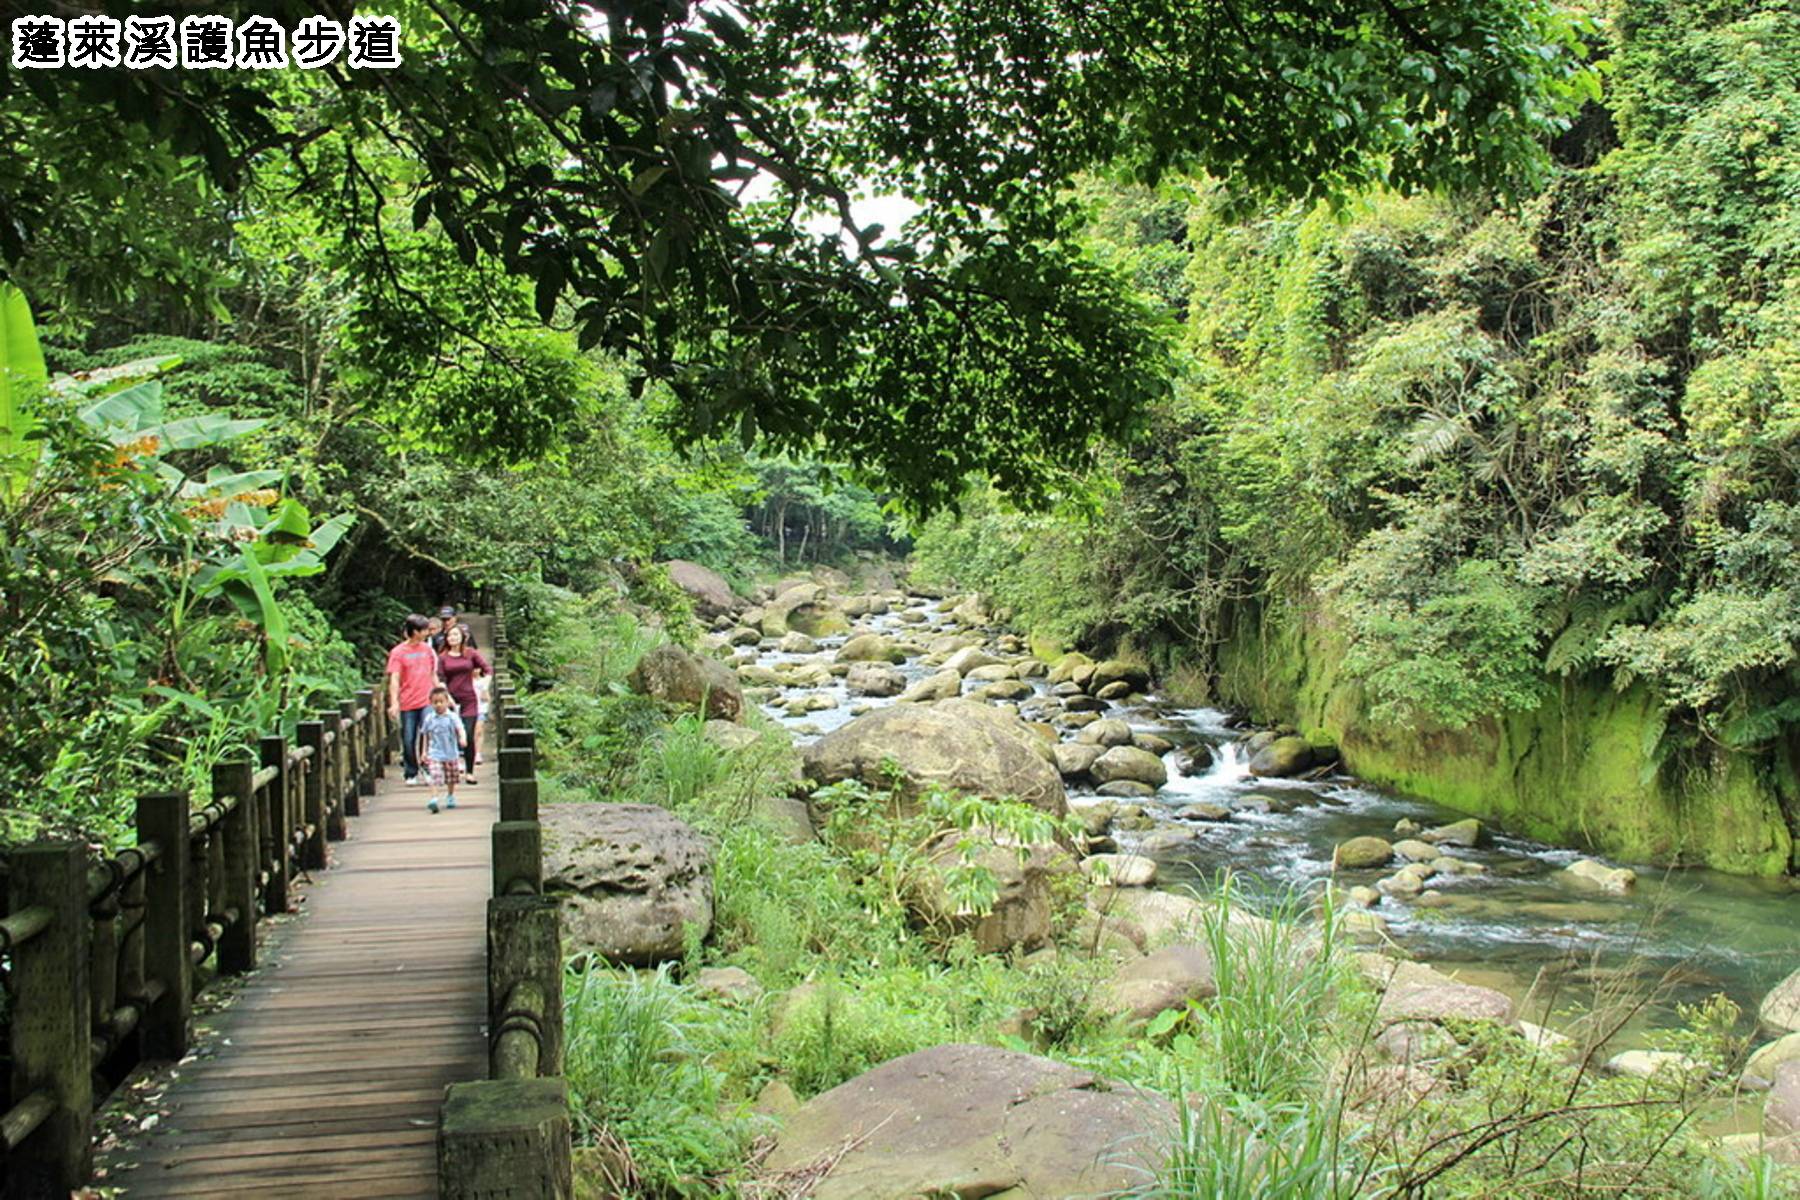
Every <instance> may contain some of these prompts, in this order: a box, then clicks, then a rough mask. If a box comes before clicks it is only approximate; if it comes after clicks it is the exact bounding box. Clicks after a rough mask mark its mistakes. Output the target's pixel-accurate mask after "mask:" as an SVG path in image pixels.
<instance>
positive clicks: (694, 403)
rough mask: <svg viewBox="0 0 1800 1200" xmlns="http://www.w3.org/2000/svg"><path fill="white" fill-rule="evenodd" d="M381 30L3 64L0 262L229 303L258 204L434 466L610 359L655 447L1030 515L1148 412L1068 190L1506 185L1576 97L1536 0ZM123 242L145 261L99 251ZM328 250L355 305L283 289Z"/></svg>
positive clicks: (45, 280) (483, 8)
mask: <svg viewBox="0 0 1800 1200" xmlns="http://www.w3.org/2000/svg"><path fill="white" fill-rule="evenodd" d="M239 8H240V6H238V5H227V6H225V7H224V8H223V9H222V10H219V11H223V12H225V13H227V14H228V15H236V13H237V10H238V9H239ZM256 11H258V12H259V13H262V14H264V15H267V16H271V17H273V18H274V19H276V20H277V21H280V22H283V23H284V24H288V23H291V22H292V20H295V19H298V18H299V17H300V16H302V15H305V14H306V13H308V12H310V8H309V7H308V6H307V5H304V4H298V3H278V4H275V5H272V6H271V5H260V6H257V7H256ZM399 15H400V19H401V20H402V22H403V24H404V39H403V54H402V62H401V64H400V66H399V67H398V68H396V69H394V70H392V71H388V72H375V71H337V70H332V71H316V72H312V71H308V72H297V71H288V72H255V71H245V72H182V73H181V75H180V78H179V79H178V80H164V79H163V78H161V77H156V78H151V77H148V76H142V75H139V74H137V73H134V72H98V73H96V72H83V71H68V72H56V73H50V72H42V71H26V72H20V73H16V74H12V75H8V76H7V77H6V79H5V80H4V81H3V82H0V87H3V88H4V92H3V93H0V94H3V95H4V96H5V99H6V101H7V103H6V105H5V106H4V108H5V114H6V115H5V117H4V123H3V124H0V132H4V134H5V137H4V144H5V146H6V147H7V150H6V151H5V153H4V156H3V159H0V194H3V195H4V196H5V198H6V202H7V211H8V214H9V217H10V219H9V220H8V221H7V222H6V223H4V225H0V256H3V257H4V258H5V260H6V261H7V262H9V263H11V264H13V269H14V271H15V272H16V273H17V277H18V278H19V279H20V280H21V281H23V282H24V283H25V284H26V286H27V288H28V290H33V291H36V290H40V289H41V290H45V291H54V292H56V293H58V294H59V295H61V294H66V295H69V296H70V297H71V298H79V300H80V302H81V303H82V304H83V306H84V307H90V308H91V317H92V319H103V318H105V317H110V318H111V319H114V320H124V321H130V320H131V318H130V316H128V315H127V314H129V313H130V312H131V310H132V309H133V307H134V306H137V305H143V304H145V303H148V304H153V305H159V306H166V308H167V309H168V310H171V311H174V312H179V311H181V310H182V309H183V308H184V307H187V306H189V305H191V304H192V303H193V302H194V301H195V300H197V299H200V298H210V299H211V301H212V303H213V304H214V306H215V308H214V311H215V313H217V314H219V315H223V314H224V312H225V311H227V309H228V302H226V304H224V305H221V301H222V300H223V293H225V292H227V291H229V290H230V288H231V286H232V282H233V281H232V278H231V276H232V272H231V271H230V269H229V268H226V267H224V266H223V264H221V263H220V262H219V261H217V257H218V255H217V254H208V253H207V251H215V252H224V251H226V250H227V249H228V247H229V246H230V244H231V242H232V239H234V238H236V237H238V236H240V235H241V234H242V233H243V232H244V231H243V230H242V229H241V228H237V227H238V226H241V225H242V224H243V222H242V220H241V216H240V214H242V213H243V212H245V211H249V212H251V213H254V214H256V219H255V220H253V221H251V222H250V224H252V225H253V226H262V228H261V230H260V235H258V234H256V233H253V235H252V239H251V240H252V244H253V245H255V246H256V247H257V248H258V249H261V250H263V251H264V253H262V254H253V258H254V259H255V260H256V261H257V267H256V273H257V274H258V276H259V278H260V281H261V282H262V283H263V284H265V285H267V286H271V287H274V288H277V289H282V290H287V291H289V292H290V294H291V289H293V288H296V287H298V288H300V289H301V290H303V291H304V292H306V293H307V294H308V295H309V296H310V297H312V298H315V299H317V300H319V301H321V302H322V303H324V304H327V305H330V306H331V307H333V308H334V309H335V310H336V311H335V312H333V313H332V314H331V317H332V319H325V320H314V321H313V322H312V323H311V324H310V326H309V329H310V331H311V332H312V333H313V334H314V335H315V336H317V337H320V338H329V337H333V336H337V335H339V334H341V335H342V336H344V337H347V338H349V339H351V340H353V341H354V342H356V343H357V344H358V345H359V348H360V349H359V353H358V355H357V356H356V360H355V362H356V368H357V371H358V372H359V373H360V375H361V376H362V379H363V383H364V386H365V389H366V390H367V392H368V393H370V395H371V396H373V397H377V398H379V399H380V400H381V401H382V402H384V403H385V404H386V405H387V406H388V407H389V408H390V409H393V410H395V411H397V412H411V413H413V414H415V415H416V414H421V413H431V414H432V415H433V416H434V417H435V418H436V420H437V421H438V422H439V423H440V428H438V429H436V430H434V431H433V432H434V433H435V434H436V435H437V438H436V440H437V441H438V442H439V443H440V444H442V445H446V446H450V447H454V448H457V449H460V450H463V451H465V452H468V451H473V452H475V453H478V454H481V455H489V456H494V457H498V458H507V459H511V460H516V459H520V458H524V457H530V456H534V455H536V454H538V453H540V452H542V451H543V450H545V449H547V448H548V447H549V445H550V443H551V441H552V440H554V437H555V434H556V432H557V431H558V429H559V428H560V427H561V426H562V425H563V424H565V423H566V422H568V421H569V420H571V419H573V418H575V417H576V416H577V415H578V412H579V405H578V402H577V401H576V398H575V390H574V387H573V385H574V384H575V383H576V382H577V380H576V378H575V375H576V372H575V371H574V370H573V369H572V366H571V364H570V363H569V362H568V360H567V359H566V358H565V357H564V356H563V355H562V354H561V353H560V350H559V348H558V345H557V343H558V341H559V340H561V339H562V338H564V337H567V338H569V339H570V340H574V341H578V342H579V345H580V346H581V347H583V348H589V347H599V348H602V349H604V350H606V351H608V352H610V353H612V354H614V355H617V356H620V357H621V358H622V359H623V360H624V361H626V362H627V363H628V366H629V369H630V371H631V373H632V375H633V377H634V379H635V380H637V381H638V383H637V384H634V386H641V381H642V380H643V379H644V378H654V379H661V380H665V381H667V383H668V385H669V387H670V388H671V390H672V393H673V395H674V396H675V398H676V403H675V404H674V405H672V406H671V407H670V409H669V410H668V412H667V414H666V423H667V425H668V426H669V427H670V428H671V429H672V430H673V431H674V432H675V434H676V435H677V437H678V438H679V440H680V441H681V443H682V444H683V445H690V444H694V443H695V442H697V441H699V440H702V439H705V438H709V437H713V436H720V435H722V436H728V437H740V438H741V439H742V440H743V441H744V442H745V443H746V444H747V443H749V442H750V441H751V440H752V439H753V438H755V437H757V436H759V435H760V436H761V437H762V438H763V439H764V440H765V441H766V442H767V443H768V444H770V445H771V446H773V447H774V448H776V449H779V450H784V451H788V452H798V453H805V452H807V451H808V450H809V449H810V448H811V447H812V446H813V444H814V442H815V439H816V438H817V437H819V436H820V435H823V436H824V437H825V438H826V439H827V440H828V441H830V442H831V443H832V445H833V446H834V448H835V450H836V452H837V455H838V456H839V457H840V459H843V460H847V461H849V462H850V463H852V464H853V465H856V466H858V467H862V468H866V469H870V470H877V471H879V472H880V473H881V474H882V475H883V476H884V478H885V481H886V482H887V484H888V485H889V486H890V487H892V488H894V489H896V490H898V491H900V492H901V493H903V494H905V495H906V496H907V497H909V498H910V499H912V500H914V501H919V502H931V501H942V500H944V499H946V498H948V497H949V496H950V495H951V494H952V490H953V488H954V487H955V485H956V483H957V481H958V480H959V478H960V476H961V475H962V474H963V473H964V472H967V471H969V470H980V471H983V472H988V473H992V474H993V475H994V476H995V477H996V478H998V479H999V480H1001V482H1002V483H1003V484H1004V485H1005V486H1006V487H1007V488H1009V489H1010V490H1013V491H1015V492H1018V493H1021V494H1024V493H1030V492H1033V491H1035V490H1037V489H1038V488H1039V487H1040V486H1041V477H1042V472H1043V470H1045V469H1047V468H1049V467H1051V466H1055V465H1061V466H1071V465H1078V464H1080V463H1081V462H1083V461H1084V460H1085V457H1086V451H1087V449H1088V447H1089V445H1090V443H1091V441H1092V439H1093V438H1094V436H1095V435H1097V434H1116V433H1119V432H1122V431H1123V430H1125V429H1127V428H1128V427H1129V426H1130V425H1131V423H1132V422H1133V421H1134V419H1135V418H1136V416H1137V414H1138V412H1139V411H1140V409H1141V407H1142V405H1143V404H1144V403H1145V402H1147V401H1148V400H1149V399H1151V398H1152V397H1154V396H1157V395H1160V394H1161V393H1162V392H1163V391H1164V390H1165V389H1166V386H1167V380H1166V372H1165V369H1164V367H1165V353H1164V351H1165V346H1164V340H1163V338H1162V336H1161V333H1160V331H1159V329H1158V327H1157V323H1156V322H1155V320H1154V319H1153V315H1152V314H1151V313H1150V312H1149V310H1147V309H1145V308H1144V307H1143V306H1142V305H1140V304H1139V303H1138V302H1137V301H1136V300H1135V299H1134V298H1133V297H1132V295H1131V294H1130V292H1129V290H1128V289H1126V288H1125V287H1123V286H1122V282H1121V280H1120V278H1119V277H1118V275H1117V274H1116V273H1115V272H1113V271H1111V270H1108V269H1106V268H1105V267H1103V266H1101V265H1099V264H1096V263H1095V262H1094V261H1093V260H1092V259H1091V258H1090V257H1089V256H1087V255H1086V254H1084V253H1083V252H1082V250H1081V247H1080V246H1079V244H1078V241H1077V239H1076V237H1075V236H1074V235H1075V232H1076V230H1077V228H1078V222H1077V221H1076V220H1075V219H1074V210H1072V209H1071V208H1070V207H1069V206H1067V205H1066V204H1064V203H1063V202H1062V201H1060V200H1059V199H1058V198H1057V196H1056V189H1057V187H1058V186H1059V184H1061V183H1062V182H1064V181H1066V180H1068V179H1069V178H1070V177H1071V176H1072V175H1073V174H1074V173H1075V172H1076V171H1078V170H1081V169H1084V168H1092V167H1098V166H1102V165H1105V164H1109V163H1113V162H1123V163H1125V164H1126V165H1128V166H1133V167H1135V168H1137V169H1138V170H1140V171H1141V172H1144V173H1147V174H1155V173H1159V172H1162V171H1165V170H1168V169H1170V168H1176V169H1184V170H1185V169H1210V170H1215V171H1218V172H1219V173H1221V174H1223V175H1227V176H1229V177H1230V178H1231V179H1233V180H1234V181H1235V182H1236V184H1237V185H1239V190H1240V191H1241V192H1243V193H1244V194H1246V195H1249V194H1265V195H1266V194H1271V193H1275V194H1292V193H1301V194H1306V195H1329V196H1338V195H1342V194H1345V193H1347V192H1348V191H1350V190H1351V189H1353V188H1355V187H1357V186H1359V185H1363V184H1366V183H1369V182H1371V181H1375V180H1385V181H1387V182H1389V183H1391V184H1393V185H1394V186H1397V187H1401V188H1403V189H1407V190H1414V189H1420V188H1426V187H1440V186H1446V185H1451V186H1471V187H1482V186H1491V187H1495V188H1498V189H1501V190H1503V191H1508V192H1518V191H1521V190H1524V189H1527V188H1529V187H1530V186H1531V185H1532V184H1533V183H1534V182H1535V180H1536V179H1537V178H1538V177H1539V176H1540V175H1541V173H1542V167H1543V164H1544V161H1545V159H1544V155H1543V149H1542V139H1543V137H1544V136H1545V135H1546V134H1548V133H1553V132H1554V131H1555V130H1557V129H1558V128H1560V125H1561V121H1562V119H1563V118H1564V117H1565V116H1566V114H1567V112H1568V110H1569V108H1570V105H1571V104H1572V103H1574V102H1575V101H1577V100H1578V99H1579V98H1580V96H1581V95H1582V94H1583V93H1584V92H1585V91H1586V90H1587V89H1589V88H1591V87H1592V85H1593V80H1592V77H1591V76H1590V75H1588V74H1587V73H1585V72H1584V71H1583V70H1582V69H1581V67H1580V65H1579V62H1578V58H1577V54H1578V51H1579V49H1580V46H1579V43H1578V41H1577V39H1576V30H1575V28H1574V26H1573V25H1572V24H1571V23H1570V22H1569V21H1568V20H1566V19H1565V18H1564V17H1563V16H1561V15H1560V13H1559V10H1557V9H1555V8H1554V7H1553V6H1551V5H1548V4H1545V3H1541V2H1539V0H1486V2H1484V3H1482V4H1479V5H1474V6H1470V5H1467V4H1450V3H1436V2H1434V3H1428V4H1420V5H1413V6H1411V7H1410V8H1408V9H1406V10H1404V11H1403V10H1401V9H1399V8H1397V7H1387V8H1381V9H1366V8H1365V7H1363V6H1360V5H1355V4H1348V5H1342V6H1337V7H1335V8H1332V9H1328V10H1321V9H1319V8H1318V6H1316V5H1298V6H1296V5H1291V4H1286V3H1281V2H1271V3H1265V4H1262V5H1259V6H1257V7H1255V8H1249V9H1246V8H1244V7H1243V6H1240V5H1228V4H1218V3H1213V2H1210V0H1153V2H1147V3H1131V4H1123V5H1114V6H1109V7H1108V8H1106V9H1104V10H1097V9H1094V8H1092V7H1091V6H1090V5H1087V4H1085V3H1068V2H1067V0H1034V2H1032V3H1024V4H1019V5H1015V6H1013V7H1012V8H1010V9H1009V10H1007V11H1006V12H1004V13H994V12H991V11H990V10H989V9H988V8H987V7H986V6H983V5H970V4H964V3H945V4H932V5H921V4H917V3H913V2H912V0H908V2H906V3H898V4H896V3H891V2H889V0H832V2H830V3H823V2H820V0H779V2H769V3H761V4H757V5H752V6H747V7H745V8H743V9H741V10H733V11H732V12H723V11H720V10H716V9H714V8H712V7H710V6H693V5H690V4H687V3H683V2H673V3H668V2H662V0H656V2H651V3H621V4H609V5H603V6H600V7H599V8H597V9H586V8H583V9H579V10H575V11H574V12H571V11H570V10H568V9H566V8H565V7H564V6H561V5H557V4H549V3H537V2H533V0H513V2H509V3H504V4H485V3H484V4H473V3H469V4H431V5H417V4H413V5H401V6H400V7H399ZM851 30H854V31H856V36H849V35H848V33H847V31H851ZM1275 96H1280V97H1281V100H1280V102H1272V97H1275ZM113 125H117V126H118V127H119V129H120V132H119V133H118V134H116V135H115V136H109V137H107V138H104V139H97V138H94V137H92V136H90V135H91V132H92V131H93V130H94V129H96V128H108V127H110V126H113ZM101 142H104V145H103V146H101V145H100V144H99V143H101ZM46 167H48V168H49V169H46ZM752 183H756V184H757V185H758V188H757V189H752V190H751V191H750V192H749V194H746V188H747V186H748V185H750V184H752ZM869 186H879V187H884V188H888V189H891V190H895V191H899V192H903V193H905V194H907V195H909V196H910V197H912V198H913V199H915V200H917V201H919V202H921V203H924V204H925V205H926V206H927V208H926V212H925V213H924V214H923V216H922V217H921V219H920V221H918V222H916V223H915V224H914V227H913V228H910V229H908V230H905V231H900V230H892V231H890V230H883V229H882V228H880V227H879V226H876V225H871V224H866V223H863V222H862V221H859V220H858V219H857V218H856V216H855V213H854V211H853V207H852V202H851V197H852V195H853V193H855V192H857V191H858V190H860V189H862V188H865V187H869ZM221 192H224V193H236V196H235V197H232V196H230V195H222V194H220V193H221ZM271 196H279V197H281V198H282V205H281V207H282V209H283V210H284V211H283V212H282V213H281V214H280V216H279V218H277V219H276V220H275V221H274V223H273V225H272V226H271V225H270V224H269V221H268V219H267V218H266V217H265V216H264V215H263V212H264V211H265V210H266V209H267V208H268V207H271V205H270V203H269V197H271ZM756 197H765V198H756ZM815 220H822V221H823V222H824V223H825V227H826V228H827V229H828V230H829V232H819V231H817V227H816V226H815V225H814V224H813V223H812V222H814V221H815ZM134 222H139V223H148V224H153V225H154V226H155V231H154V233H153V234H150V235H148V236H139V235H138V233H137V231H136V230H134V229H133V223H134ZM308 241H312V242H314V243H316V247H315V248H314V249H311V250H309V249H307V248H305V247H304V246H303V245H302V244H303V243H305V242H308ZM125 243H132V244H134V248H135V249H137V250H138V251H139V254H138V256H136V265H135V266H134V268H133V271H134V273H125V272H121V271H120V270H119V269H118V268H117V267H116V266H115V260H116V253H115V251H116V247H117V246H118V245H121V244H125ZM196 251H199V253H196ZM320 257H323V258H327V259H329V260H330V261H331V262H332V263H333V265H334V266H336V267H337V268H339V269H342V270H346V271H348V272H350V273H351V274H352V275H353V276H354V277H355V279H356V283H357V286H356V287H354V288H352V289H344V290H341V291H339V290H331V289H325V290H319V289H316V288H315V287H313V286H310V281H309V280H308V278H307V275H308V271H307V267H306V264H307V262H308V260H309V259H313V260H315V261H316V260H317V259H319V258H320ZM189 311H192V310H191V309H189ZM533 314H535V316H536V317H537V318H539V319H541V320H542V321H543V322H546V323H550V322H552V321H553V320H554V322H555V323H556V325H557V326H558V329H559V330H569V331H570V332H569V333H568V334H566V335H565V334H562V333H557V334H551V333H546V332H544V331H542V330H539V329H537V328H535V323H534V322H531V321H529V320H528V318H529V317H531V316H532V315H533ZM321 315H323V314H321ZM89 316H90V314H89V313H83V314H79V315H77V316H75V317H74V320H75V321H80V320H81V319H82V318H83V317H89ZM171 324H174V323H173V322H171ZM190 327H191V318H189V319H188V321H184V322H183V323H182V324H181V326H180V327H179V328H171V329H169V330H167V331H169V332H186V331H188V330H189V328H190ZM477 349H479V350H480V351H481V353H479V354H477V353H475V351H476V350H477Z"/></svg>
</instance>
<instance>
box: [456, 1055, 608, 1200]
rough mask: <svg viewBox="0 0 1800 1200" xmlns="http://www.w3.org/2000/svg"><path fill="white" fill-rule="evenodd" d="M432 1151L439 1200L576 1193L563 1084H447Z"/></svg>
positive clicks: (514, 1199) (546, 1199)
mask: <svg viewBox="0 0 1800 1200" xmlns="http://www.w3.org/2000/svg"><path fill="white" fill-rule="evenodd" d="M437 1149H438V1179H437V1185H438V1186H437V1194H438V1195H439V1196H440V1197H442V1200H498V1198H504V1200H568V1198H569V1197H571V1196H573V1195H574V1194H575V1182H574V1169H573V1162H572V1156H571V1153H570V1151H571V1145H570V1133H569V1085H568V1082H567V1081H566V1080H562V1079H483V1080H479V1081H476V1082H474V1083H456V1084H451V1085H450V1088H449V1090H448V1091H447V1092H446V1093H445V1095H444V1107H443V1110H442V1111H441V1113H440V1114H439V1117H438V1143H437Z"/></svg>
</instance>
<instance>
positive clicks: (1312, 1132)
mask: <svg viewBox="0 0 1800 1200" xmlns="http://www.w3.org/2000/svg"><path fill="white" fill-rule="evenodd" d="M1179 1114H1180V1116H1179V1124H1178V1127H1177V1131H1176V1135H1175V1142H1174V1146H1173V1147H1172V1149H1171V1151H1170V1154H1169V1160H1168V1162H1167V1164H1165V1165H1164V1166H1163V1167H1162V1169H1161V1170H1160V1171H1158V1172H1156V1177H1155V1178H1154V1179H1153V1180H1152V1181H1150V1182H1147V1183H1145V1184H1144V1185H1142V1186H1141V1187H1139V1188H1137V1189H1135V1190H1133V1191H1132V1192H1130V1193H1129V1195H1130V1197H1131V1198H1132V1200H1350V1198H1351V1197H1354V1196H1357V1195H1359V1194H1360V1193H1361V1192H1362V1189H1363V1186H1364V1183H1365V1179H1364V1176H1363V1172H1362V1171H1361V1170H1360V1169H1359V1168H1358V1167H1357V1166H1356V1165H1355V1164H1354V1163H1352V1162H1351V1161H1350V1158H1349V1156H1348V1155H1347V1153H1346V1150H1347V1147H1346V1146H1345V1145H1344V1143H1343V1141H1342V1137H1341V1121H1340V1118H1339V1115H1338V1113H1337V1111H1336V1109H1335V1107H1333V1106H1330V1105H1324V1104H1318V1103H1311V1102H1300V1101H1294V1102H1290V1103H1285V1104H1270V1105H1265V1104H1261V1103H1257V1102H1254V1101H1251V1102H1248V1103H1243V1104H1238V1105H1232V1106H1227V1105H1226V1104H1223V1103H1208V1104H1205V1105H1204V1106H1203V1107H1202V1108H1201V1109H1200V1111H1198V1112H1196V1111H1195V1110H1194V1108H1193V1107H1192V1106H1190V1105H1188V1104H1181V1105H1179Z"/></svg>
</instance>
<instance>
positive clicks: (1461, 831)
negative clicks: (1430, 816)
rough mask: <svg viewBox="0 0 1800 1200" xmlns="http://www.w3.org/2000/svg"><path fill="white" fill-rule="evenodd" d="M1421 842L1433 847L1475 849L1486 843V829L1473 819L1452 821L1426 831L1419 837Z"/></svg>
mask: <svg viewBox="0 0 1800 1200" xmlns="http://www.w3.org/2000/svg"><path fill="white" fill-rule="evenodd" d="M1419 840H1420V841H1422V842H1430V843H1431V844H1432V845H1434V846H1464V847H1471V848H1472V847H1475V846H1480V845H1482V844H1484V843H1485V842H1486V841H1487V829H1486V827H1484V826H1483V825H1482V823H1481V822H1480V821H1478V820H1476V819H1475V818H1474V817H1468V818H1465V819H1464V820H1461V821H1452V822H1450V824H1448V825H1439V826H1438V827H1437V828H1436V829H1427V830H1426V831H1425V832H1424V833H1421V834H1420V835H1419Z"/></svg>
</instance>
